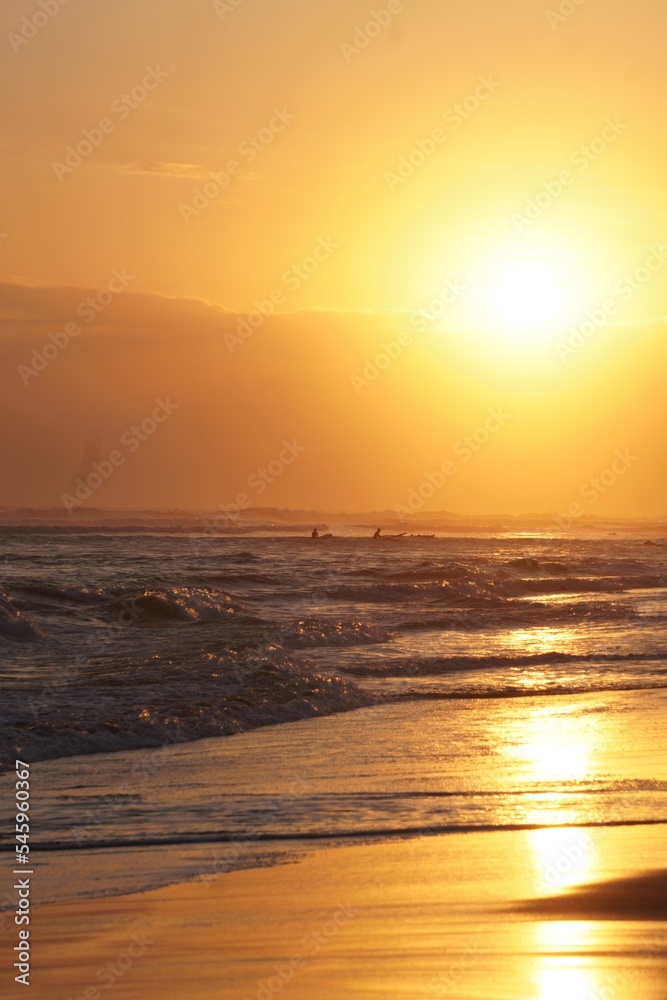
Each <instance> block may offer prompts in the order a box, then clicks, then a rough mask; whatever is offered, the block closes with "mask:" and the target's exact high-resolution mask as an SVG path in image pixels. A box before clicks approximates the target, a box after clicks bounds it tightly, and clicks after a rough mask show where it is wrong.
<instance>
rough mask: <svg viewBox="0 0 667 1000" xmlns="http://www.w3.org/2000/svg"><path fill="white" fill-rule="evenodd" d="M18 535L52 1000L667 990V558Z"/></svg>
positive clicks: (15, 930)
mask: <svg viewBox="0 0 667 1000" xmlns="http://www.w3.org/2000/svg"><path fill="white" fill-rule="evenodd" d="M9 542H10V546H11V548H12V550H13V551H14V552H15V553H16V556H17V558H16V561H15V563H13V562H12V561H11V560H10V568H12V572H11V573H10V574H9V576H8V586H7V591H6V594H7V598H6V603H7V608H8V609H9V615H10V617H8V618H7V619H6V622H5V624H6V627H7V628H11V630H12V633H13V634H12V637H11V638H10V639H8V640H6V641H5V645H4V647H3V650H4V652H5V654H6V655H5V659H4V662H3V678H2V682H3V690H4V695H5V697H4V704H3V711H4V713H5V719H6V725H5V729H4V733H3V740H4V748H5V749H4V759H5V760H6V762H7V764H6V766H5V770H4V773H3V774H1V775H0V802H1V806H0V819H1V820H2V834H1V835H0V860H1V862H2V866H3V868H2V870H3V886H4V890H3V893H2V894H0V908H1V910H2V912H1V913H0V920H1V921H2V938H1V940H2V948H3V965H4V968H5V970H6V972H7V971H8V970H10V969H11V967H12V964H13V961H12V959H13V957H14V956H13V954H12V952H13V950H14V947H15V946H16V947H17V950H19V945H18V941H19V937H18V935H19V933H20V931H21V930H28V929H29V949H30V954H29V962H28V963H26V964H28V965H29V976H28V981H29V983H30V988H31V989H33V995H35V996H37V997H38V998H39V1000H42V997H43V998H44V1000H100V998H101V997H104V996H107V995H114V996H118V997H119V998H120V997H123V998H125V997H127V998H129V1000H133V998H135V997H137V998H138V997H147V998H152V997H155V998H157V997H171V996H173V997H179V998H180V997H184V996H188V997H195V998H198V997H201V998H211V997H218V996H220V997H230V998H233V1000H270V998H272V997H277V996H280V997H285V998H295V1000H296V998H298V1000H301V998H306V997H307V998H309V1000H338V998H341V1000H342V998H343V997H345V998H348V997H351V998H354V1000H377V998H382V997H386V998H388V1000H389V998H391V1000H399V998H406V1000H408V998H419V1000H429V998H431V997H432V998H434V1000H435V998H437V997H442V996H447V997H455V998H457V997H458V998H460V1000H464V998H477V1000H479V998H486V1000H495V998H499V1000H501V998H502V1000H505V998H511V1000H523V998H525V1000H556V998H557V997H558V998H560V997H563V996H566V997H567V998H568V1000H593V998H600V1000H610V998H611V1000H614V998H616V997H619V998H623V997H631V996H632V997H636V996H641V997H647V998H649V1000H651V998H653V997H656V998H657V997H664V996H665V992H664V987H663V986H662V981H663V979H664V973H665V937H664V932H665V928H666V927H667V914H666V912H665V904H664V899H665V893H664V888H665V874H664V869H665V861H664V829H665V823H666V822H667V726H665V720H666V719H667V689H666V687H665V676H666V671H667V667H666V666H665V654H664V650H663V646H662V644H663V635H664V622H665V597H664V594H665V588H664V582H665V575H664V558H665V557H664V554H663V549H662V547H661V546H655V547H650V549H649V548H648V547H646V548H645V547H644V546H643V545H642V543H641V542H640V541H639V540H638V539H635V538H625V539H622V540H616V539H583V540H582V539H580V540H575V541H572V540H564V539H547V538H543V537H535V538H526V537H521V538H506V539H496V538H491V539H487V538H474V539H466V538H456V539H453V538H442V539H436V540H424V539H414V540H413V539H410V540H408V541H406V542H405V543H404V544H402V545H401V547H400V548H399V549H398V550H394V549H393V547H392V551H391V553H390V552H389V547H387V548H385V547H383V546H379V547H378V546H377V545H374V544H373V543H372V542H371V541H370V540H368V539H365V538H355V537H349V536H348V537H345V538H341V539H333V540H331V542H330V543H329V547H328V548H327V549H326V558H325V557H324V555H323V553H322V550H321V549H319V548H318V547H317V546H313V545H312V544H311V543H310V541H309V540H305V539H290V538H286V539H284V538H283V539H275V538H267V539H263V538H255V539H247V538H245V539H222V538H219V539H214V540H210V539H206V540H205V541H203V542H202V540H201V539H199V538H180V537H179V538H177V537H174V536H159V535H158V536H150V535H148V534H147V535H144V536H141V535H140V536H139V537H138V538H136V539H135V540H134V542H133V545H132V546H131V547H130V546H128V544H127V539H126V538H125V537H124V536H123V535H122V533H121V534H114V533H113V532H108V533H107V534H102V533H100V534H99V535H95V534H88V535H85V536H84V535H81V536H73V537H72V538H69V539H68V540H67V543H66V545H67V553H65V552H64V549H63V541H62V539H61V538H60V537H59V536H58V535H57V534H53V535H49V534H48V533H43V534H41V535H39V536H36V537H35V538H34V540H33V541H32V542H30V543H29V544H32V545H34V551H33V552H32V553H30V552H29V551H28V552H27V553H26V541H25V539H23V538H22V539H13V538H10V539H9ZM72 546H75V547H76V550H77V552H78V562H77V565H78V567H83V570H82V569H81V568H77V569H76V570H75V569H73V568H72V567H73V564H72V559H71V550H72ZM26 557H27V558H26ZM26 562H29V563H30V565H29V566H28V567H26ZM158 565H159V567H160V574H159V576H158V575H156V572H155V570H156V567H157V566H158ZM15 757H17V758H19V759H20V760H22V761H25V762H27V763H28V764H29V796H30V810H29V821H30V823H29V825H30V836H29V839H28V843H29V847H30V857H29V861H30V865H29V867H28V864H27V863H26V864H25V865H24V866H22V865H21V864H20V863H19V861H18V859H17V860H15V852H16V843H17V842H16V841H15V838H14V835H13V815H14V813H13V809H14V806H13V794H12V791H13V789H14V788H15V787H18V786H16V781H17V775H16V774H15V772H14V768H13V766H12V765H13V761H14V758H15ZM21 787H24V786H21ZM21 795H22V797H23V798H25V795H24V793H23V792H22V793H21ZM13 865H14V866H16V865H18V868H16V869H15V868H14V867H12V866H13ZM15 870H17V871H18V872H19V874H18V875H17V874H14V871H15ZM22 871H23V872H24V873H25V875H22V874H21V872H22ZM28 873H29V875H28ZM28 877H29V905H30V912H29V915H30V924H29V925H28V926H25V925H17V924H15V922H14V913H15V910H16V907H17V905H19V906H21V905H23V904H20V903H19V902H18V899H19V896H20V894H21V893H22V892H24V893H25V892H27V887H26V890H23V889H21V886H22V885H23V882H22V880H23V879H27V878H28ZM25 905H26V906H27V905H28V904H27V903H26V904H25ZM24 956H25V950H24ZM18 971H19V972H22V971H23V970H22V968H19V969H18ZM6 979H7V981H8V982H9V985H10V992H9V995H10V996H14V995H20V992H19V991H20V990H22V989H25V985H24V984H23V983H20V982H13V983H12V982H11V979H10V978H9V976H6ZM24 983H25V980H24ZM610 991H611V992H610Z"/></svg>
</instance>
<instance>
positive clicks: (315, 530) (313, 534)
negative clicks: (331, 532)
mask: <svg viewBox="0 0 667 1000" xmlns="http://www.w3.org/2000/svg"><path fill="white" fill-rule="evenodd" d="M310 537H311V538H319V537H320V533H319V531H318V530H317V528H313V533H312V535H311V536H310Z"/></svg>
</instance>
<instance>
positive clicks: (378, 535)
mask: <svg viewBox="0 0 667 1000" xmlns="http://www.w3.org/2000/svg"><path fill="white" fill-rule="evenodd" d="M373 538H382V528H378V530H377V531H376V532H375V534H374V535H373Z"/></svg>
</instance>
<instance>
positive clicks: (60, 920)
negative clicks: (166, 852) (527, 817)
mask: <svg viewBox="0 0 667 1000" xmlns="http://www.w3.org/2000/svg"><path fill="white" fill-rule="evenodd" d="M664 835H665V829H664V826H662V825H656V826H636V827H615V828H608V827H600V828H587V829H585V830H582V829H569V830H539V831H527V832H524V831H522V832H502V833H472V834H452V835H449V836H438V837H430V838H422V839H419V840H413V841H400V842H393V843H384V844H373V845H369V846H362V847H343V848H338V849H335V850H328V851H322V852H320V853H316V854H312V855H310V856H308V857H307V858H305V859H304V860H303V861H300V862H297V863H292V864H285V865H281V866H277V867H274V868H269V869H258V870H251V871H238V872H232V873H229V874H225V875H221V876H216V877H215V878H212V879H211V878H206V879H198V880H196V881H193V882H189V883H182V884H180V885H175V886H170V887H168V888H163V889H159V890H155V891H151V892H147V893H143V894H137V895H131V896H119V897H116V898H112V899H98V900H81V901H77V902H73V903H58V904H53V905H47V906H42V907H37V909H36V910H34V911H33V922H32V924H31V945H32V951H33V966H32V973H31V982H32V987H31V993H30V995H31V996H33V997H35V998H38V1000H42V998H44V1000H69V998H72V1000H78V998H85V1000H98V998H101V997H105V996H111V995H113V996H114V997H118V998H119V1000H120V998H123V1000H135V998H136V1000H139V998H142V1000H154V998H155V1000H157V998H160V1000H171V998H174V1000H176V998H178V1000H181V998H185V997H187V998H193V1000H200V998H202V1000H203V998H218V997H221V998H222V997H224V998H229V1000H271V998H274V997H280V998H281V1000H381V998H386V1000H413V998H414V1000H429V998H434V1000H436V998H438V997H443V996H447V997H448V998H460V1000H463V998H470V1000H472V998H477V1000H481V998H484V1000H494V998H498V1000H501V998H503V1000H523V998H526V1000H529V998H530V1000H556V998H559V1000H560V998H562V997H566V998H567V1000H593V998H599V1000H624V998H626V997H627V998H629V997H633V998H637V997H641V998H642V1000H654V998H655V1000H658V998H664V997H665V996H667V985H666V984H667V894H666V893H665V888H666V887H667V873H666V872H665V871H664V870H662V869H661V868H660V865H661V863H662V862H663V861H664V849H663V848H664ZM15 937H16V928H14V927H13V925H9V926H8V925H7V924H5V927H4V929H3V932H2V943H3V961H2V966H3V979H4V983H3V995H6V996H8V997H15V996H25V992H24V991H25V988H24V987H22V986H18V985H14V984H11V975H10V974H8V969H9V966H10V964H11V959H9V956H8V953H9V950H11V947H12V945H13V943H14V940H13V939H14V938H15ZM8 981H9V983H10V984H11V985H10V986H9V989H8V991H7V992H5V990H4V985H5V983H7V982H8Z"/></svg>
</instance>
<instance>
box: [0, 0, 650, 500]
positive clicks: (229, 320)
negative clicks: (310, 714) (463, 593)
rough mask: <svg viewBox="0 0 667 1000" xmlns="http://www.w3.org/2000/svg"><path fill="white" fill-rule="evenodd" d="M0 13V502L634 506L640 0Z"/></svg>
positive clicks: (646, 316)
mask: <svg viewBox="0 0 667 1000" xmlns="http://www.w3.org/2000/svg"><path fill="white" fill-rule="evenodd" d="M559 10H560V11H561V12H560V13H559ZM373 11H374V12H375V14H372V12H373ZM569 11H572V13H569ZM0 18H1V21H2V29H3V30H2V36H3V39H4V44H5V53H4V58H3V59H2V62H1V64H0V74H1V76H2V81H1V82H2V85H3V93H6V94H11V100H10V101H5V102H4V104H3V109H2V112H1V115H2V129H1V132H0V159H1V160H2V167H3V173H4V178H5V181H4V184H3V187H2V194H1V196H0V198H1V203H0V274H2V275H4V277H3V278H2V279H0V311H1V312H0V315H2V318H3V326H2V332H1V333H0V362H1V363H2V369H1V373H0V417H1V418H2V423H3V427H5V428H10V430H9V432H8V433H7V432H6V433H5V434H4V435H3V440H2V441H0V468H1V469H2V473H3V474H2V478H1V479H0V504H4V505H22V504H26V505H32V506H59V505H62V497H63V494H64V493H66V492H67V491H68V490H69V489H71V488H72V484H73V483H74V482H75V481H76V479H77V477H78V476H83V477H84V478H85V477H86V476H87V475H89V474H90V472H91V470H92V469H93V463H95V462H97V463H100V462H104V461H106V460H107V458H108V456H109V454H111V453H112V452H113V451H115V450H120V451H121V457H122V458H123V461H122V463H120V464H119V465H118V466H117V467H115V469H114V472H113V475H111V476H110V477H109V479H108V481H107V482H105V483H104V485H102V486H101V487H100V488H99V489H98V490H97V491H96V492H95V494H94V499H91V500H90V503H91V504H94V505H95V506H118V507H138V506H142V507H143V506H152V507H170V508H171V507H190V508H191V507H214V506H217V505H218V504H221V503H229V502H231V501H232V500H233V499H234V497H235V496H237V494H238V493H239V492H240V491H245V492H248V489H250V493H249V495H251V499H252V501H253V502H256V503H258V504H260V503H261V504H262V505H272V506H273V505H275V506H291V507H320V508H327V509H336V508H341V507H344V508H347V509H373V508H392V507H394V506H395V505H397V504H399V505H400V504H406V503H407V500H408V497H409V496H411V495H412V496H414V493H413V492H411V491H416V490H419V488H420V487H421V486H422V485H423V483H424V482H426V481H428V477H431V478H433V477H434V475H435V473H436V471H437V470H438V469H440V468H442V467H443V465H445V464H446V463H448V462H451V463H452V465H453V466H454V472H452V473H451V474H450V475H448V476H446V477H445V478H446V481H445V483H444V485H442V486H441V487H438V489H437V490H436V492H435V495H434V496H433V497H431V498H429V499H428V500H427V501H426V502H425V504H424V509H427V510H428V509H439V510H442V509H448V510H454V511H457V512H460V513H477V512H495V511H503V512H504V511H511V512H526V511H534V510H539V511H547V510H554V511H557V512H563V511H565V510H567V509H568V507H569V505H570V504H572V503H577V504H580V505H581V507H582V509H583V510H584V512H585V513H592V514H600V515H619V514H627V515H657V514H664V513H665V502H664V493H665V485H666V484H665V461H664V460H665V445H664V426H665V419H664V418H665V404H664V389H663V384H664V362H665V353H666V350H667V349H666V348H665V336H664V334H665V317H666V316H667V306H666V304H665V286H666V281H665V276H666V275H667V267H666V266H665V265H666V264H667V251H665V252H664V253H663V248H664V247H667V221H666V213H667V206H666V202H665V181H664V177H665V164H666V160H667V157H666V156H665V131H664V94H665V92H666V88H665V82H666V81H665V75H666V74H667V71H666V70H665V67H664V39H665V37H666V28H667V9H666V8H665V6H664V4H663V3H662V2H658V0H638V2H636V3H634V4H632V5H630V4H628V3H627V2H625V0H605V2H604V3H602V2H601V0H585V2H584V3H581V4H580V5H575V4H574V3H569V2H568V0H562V2H560V0H545V2H542V0H501V2H498V3H490V2H489V0H484V2H483V0H453V2H447V3H443V2H442V0H411V2H408V0H402V2H399V0H392V2H391V4H390V3H389V2H385V0H379V2H378V3H377V4H375V5H373V4H370V3H367V2H358V0H336V2H335V3H333V2H329V0H323V2H320V3H313V2H311V3H307V2H306V0H283V2H281V3H280V4H271V3H269V2H267V0H234V3H225V2H224V0H220V2H218V3H217V4H214V3H210V2H205V0H201V2H197V3H187V2H186V0H162V2H161V3H160V4H159V5H158V4H155V3H152V4H151V3H148V2H146V0H132V2H130V0H116V2H114V3H101V2H100V3H95V4H84V3H77V0H70V3H68V4H65V5H64V6H62V7H61V6H60V4H59V2H58V0H42V3H41V5H40V2H39V0H35V2H34V3H28V2H26V0H6V2H5V4H4V5H3V9H2V13H1V14H0ZM77 147H78V152H77ZM508 288H509V289H510V293H511V294H510V293H508ZM99 289H103V290H104V289H109V290H107V291H102V293H100V292H99ZM499 289H500V291H499ZM552 293H553V302H552V301H551V300H550V296H551V295H552ZM91 296H92V297H93V302H92V303H90V302H89V303H86V300H87V299H89V298H90V297H91ZM605 303H606V304H607V305H605ZM607 306H608V307H609V308H608V309H607ZM253 310H254V311H255V317H254V319H255V320H256V321H257V328H256V329H254V328H252V327H250V326H243V325H241V326H239V324H240V323H242V322H243V318H244V315H245V314H246V313H248V312H252V311H253ZM258 310H259V312H257V311H258ZM261 311H263V312H264V313H268V312H269V311H275V313H276V314H278V315H276V316H271V317H267V316H264V315H261ZM420 311H421V314H420ZM258 317H259V318H258ZM596 317H598V318H596ZM600 317H601V318H600ZM68 324H70V326H69V327H68ZM584 324H587V326H584ZM582 329H583V330H585V331H588V334H586V332H584V333H582V332H581V331H582ZM68 331H69V332H68ZM239 331H245V333H243V332H239ZM517 331H518V333H517ZM577 331H578V333H577ZM248 333H250V335H249V336H246V334H248ZM573 336H574V340H573V339H572V338H573ZM577 338H578V339H577ZM34 352H37V353H34ZM48 355H51V357H48ZM392 355H393V356H392ZM39 358H41V359H42V360H41V361H40V360H39ZM373 359H376V360H378V359H379V360H378V364H379V365H380V366H382V365H384V364H385V360H386V361H387V363H386V370H384V369H383V370H381V371H380V370H379V369H376V368H373V367H372V365H371V367H368V362H369V360H370V361H371V362H372V364H374V363H375V362H374V361H373ZM40 366H41V368H42V370H38V368H39V367H40ZM376 370H377V372H378V374H377V377H376V376H375V374H374V372H375V371H376ZM369 373H370V377H369ZM167 396H168V397H170V398H171V400H172V401H173V403H174V404H176V405H177V407H178V408H177V409H175V410H174V412H173V414H172V415H171V416H170V417H169V418H168V419H167V420H166V421H165V422H164V423H163V424H159V425H158V427H157V429H156V431H155V433H154V434H153V433H151V434H150V435H148V436H147V438H146V440H145V441H141V442H140V446H138V447H137V449H136V451H133V450H131V449H130V446H129V444H128V443H127V442H128V441H129V440H130V438H126V439H125V443H122V442H123V435H124V434H125V433H126V432H127V430H128V428H131V427H132V426H134V425H136V424H137V422H139V424H141V421H143V420H147V419H150V414H151V413H152V412H153V410H154V409H155V406H156V403H155V400H156V399H164V398H166V397H167ZM498 408H501V409H502V412H503V413H505V414H507V419H506V420H503V421H496V423H502V426H499V427H498V428H497V429H496V426H495V423H494V422H493V419H492V418H489V413H490V411H492V410H496V411H497V410H498ZM489 419H491V421H492V425H493V428H494V429H493V431H489V429H488V425H487V421H488V420H489ZM485 425H486V426H485ZM470 436H472V437H473V444H474V448H473V449H472V453H471V454H470V455H469V456H467V450H466V449H468V445H466V444H465V443H464V442H465V440H466V437H470ZM487 438H488V440H487ZM286 440H287V441H290V442H293V441H298V442H299V445H300V447H302V448H304V449H305V450H304V451H303V453H302V454H301V455H299V457H298V459H297V460H295V461H294V462H293V463H292V464H290V465H289V467H286V468H285V469H284V470H283V471H282V473H281V474H280V475H279V476H276V477H274V478H275V481H273V482H271V483H267V487H266V490H265V491H262V493H261V494H259V492H258V491H257V490H256V488H255V487H252V488H249V487H248V481H249V478H250V477H251V476H253V474H255V473H256V471H257V469H259V468H262V467H264V466H266V464H267V463H268V462H270V461H277V460H278V459H277V456H279V455H280V453H281V451H282V450H283V449H284V445H283V444H282V442H283V441H286ZM480 442H482V443H481V444H480ZM117 446H118V447H117ZM619 451H620V452H621V453H622V454H627V453H628V452H629V453H630V454H631V455H632V456H633V461H632V463H628V464H627V467H626V468H625V469H624V470H623V472H622V474H621V473H619V469H620V465H619V464H618V461H619V460H618V459H617V457H616V456H617V452H619ZM614 463H616V465H615V468H616V472H609V470H610V469H612V468H614ZM603 473H606V477H605V480H604V483H602V484H601V485H604V484H605V483H608V484H609V485H607V486H605V488H604V491H603V490H602V489H601V488H599V487H598V486H595V487H591V486H590V483H591V481H592V480H595V481H596V482H599V480H598V477H599V476H600V475H601V474H603ZM435 478H436V480H437V479H438V477H437V475H435ZM612 479H613V483H612ZM253 482H256V480H253ZM591 489H592V490H593V494H594V495H595V500H594V501H592V500H591V499H590V497H591ZM426 492H429V491H428V490H427V491H426Z"/></svg>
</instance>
